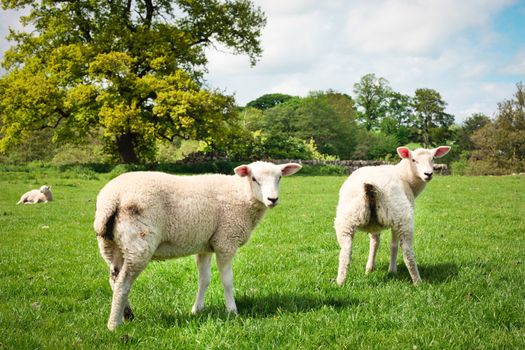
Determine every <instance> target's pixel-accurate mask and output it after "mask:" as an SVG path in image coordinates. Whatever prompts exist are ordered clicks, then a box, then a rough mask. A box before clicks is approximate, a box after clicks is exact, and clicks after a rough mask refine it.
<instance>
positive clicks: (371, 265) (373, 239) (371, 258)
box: [366, 233, 381, 273]
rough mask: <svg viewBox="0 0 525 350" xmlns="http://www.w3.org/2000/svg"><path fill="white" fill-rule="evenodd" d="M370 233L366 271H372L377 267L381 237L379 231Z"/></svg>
mask: <svg viewBox="0 0 525 350" xmlns="http://www.w3.org/2000/svg"><path fill="white" fill-rule="evenodd" d="M368 235H369V236H370V250H369V252H368V261H367V263H366V273H370V272H372V271H374V270H375V269H376V255H377V249H378V248H379V242H380V237H381V236H380V235H379V233H369V234H368Z"/></svg>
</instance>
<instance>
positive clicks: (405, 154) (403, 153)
mask: <svg viewBox="0 0 525 350" xmlns="http://www.w3.org/2000/svg"><path fill="white" fill-rule="evenodd" d="M397 154H399V156H400V157H401V158H402V159H406V158H410V150H409V149H408V148H406V147H398V148H397Z"/></svg>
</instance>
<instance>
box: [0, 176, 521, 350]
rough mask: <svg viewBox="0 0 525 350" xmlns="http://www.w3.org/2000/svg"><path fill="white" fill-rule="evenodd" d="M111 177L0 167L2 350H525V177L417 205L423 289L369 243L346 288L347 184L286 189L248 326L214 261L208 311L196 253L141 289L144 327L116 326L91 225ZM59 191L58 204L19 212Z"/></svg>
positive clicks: (258, 248) (272, 216) (241, 258)
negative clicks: (111, 323) (229, 304)
mask: <svg viewBox="0 0 525 350" xmlns="http://www.w3.org/2000/svg"><path fill="white" fill-rule="evenodd" d="M109 176H110V175H109V174H98V173H95V172H93V171H91V172H83V171H76V170H75V169H69V170H67V169H66V170H63V171H59V170H57V169H46V168H42V169H25V170H24V171H20V169H18V170H17V169H4V170H3V171H2V172H0V188H1V191H0V227H1V229H0V349H113V348H115V349H117V348H118V349H121V348H140V349H148V348H156V349H174V348H179V349H185V348H190V349H201V348H210V349H228V348H234V349H271V348H279V349H283V348H284V349H287V348H290V349H320V348H323V349H330V348H341V349H518V348H525V288H524V286H525V268H524V265H525V220H524V214H525V177H524V176H507V177H458V176H451V177H438V178H436V179H435V180H433V181H432V182H431V183H430V184H429V186H428V187H427V189H426V190H425V192H423V194H422V195H421V196H420V197H419V198H418V200H417V206H416V233H415V253H416V258H417V261H418V265H419V269H420V273H421V277H422V279H423V283H422V284H421V285H418V286H414V285H413V284H412V283H411V281H410V277H409V275H408V272H407V270H406V268H405V266H404V264H403V262H402V258H401V256H400V257H399V258H398V266H399V268H398V270H399V272H398V274H397V275H395V276H391V275H389V274H388V273H387V268H388V255H389V253H388V246H389V244H388V241H389V238H390V233H389V232H388V231H385V232H384V233H383V235H382V239H383V240H382V244H381V247H380V249H379V253H378V261H377V262H378V265H377V271H376V272H374V273H372V274H370V275H365V273H364V270H365V264H366V258H367V253H368V237H367V236H366V235H365V234H364V233H359V234H358V236H357V238H356V240H355V244H354V254H353V261H352V265H351V268H350V273H349V276H348V281H347V283H346V284H345V285H344V286H342V287H338V286H336V284H335V277H336V273H337V257H338V252H339V249H338V245H337V241H336V238H335V233H334V230H333V227H332V222H333V218H334V215H335V207H336V204H337V193H338V190H339V187H340V186H341V184H342V183H343V181H344V180H345V177H344V176H293V177H290V178H285V179H283V184H282V189H281V194H280V198H281V200H282V202H281V204H280V205H279V206H278V207H277V208H275V209H273V210H271V211H269V212H268V214H267V216H266V217H265V218H264V219H263V221H262V223H261V224H260V225H259V226H258V228H257V229H256V230H255V232H254V233H253V235H252V238H251V239H250V241H249V242H248V243H247V244H246V246H244V247H242V248H241V249H240V250H239V252H238V254H237V256H236V258H235V260H234V267H233V269H234V274H235V288H236V300H237V306H238V309H239V315H238V316H231V315H228V314H227V313H226V312H225V311H224V306H223V305H224V304H223V297H222V286H221V284H220V279H219V276H218V272H217V269H216V266H215V263H214V264H213V268H212V271H213V279H212V283H211V285H210V288H209V289H208V294H207V299H206V302H207V304H206V309H205V311H204V312H203V313H202V314H200V315H197V316H193V315H191V314H190V310H191V306H192V304H193V301H194V297H195V293H196V291H197V274H196V268H195V263H194V260H193V258H192V257H188V258H183V259H179V260H170V261H165V262H153V263H150V265H149V266H148V267H147V269H146V270H145V271H144V272H143V273H142V274H141V275H140V277H139V278H138V280H137V281H136V282H135V284H134V287H133V289H132V292H131V295H130V302H131V305H132V307H133V310H134V312H135V320H134V321H133V322H129V323H125V324H124V325H123V326H121V327H120V328H119V329H117V331H115V332H109V331H108V330H107V328H106V322H107V318H108V314H109V310H110V302H111V291H110V287H109V284H108V271H107V267H106V265H105V263H104V262H103V260H102V259H101V257H100V255H99V252H98V248H97V243H96V239H95V233H94V231H93V229H92V221H93V215H94V207H95V198H96V194H97V192H98V190H100V189H101V188H102V186H103V185H104V184H105V183H106V182H107V181H108V179H109ZM42 184H50V185H52V186H53V192H54V196H55V201H53V202H51V203H49V204H44V205H43V204H40V205H32V206H31V205H18V206H17V205H15V203H16V202H17V201H18V199H19V197H20V195H21V194H22V193H24V192H25V191H27V190H29V189H32V188H37V187H39V186H40V185H42Z"/></svg>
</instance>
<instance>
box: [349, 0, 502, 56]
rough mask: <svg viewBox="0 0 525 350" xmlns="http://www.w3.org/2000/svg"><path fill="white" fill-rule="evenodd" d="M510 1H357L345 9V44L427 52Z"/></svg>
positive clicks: (388, 50)
mask: <svg viewBox="0 0 525 350" xmlns="http://www.w3.org/2000/svg"><path fill="white" fill-rule="evenodd" d="M510 2H511V1H500V0H485V1H477V0H464V1H456V0H427V1H406V0H390V1H377V0H372V1H359V2H358V3H357V4H356V5H355V6H351V8H350V9H349V11H348V17H347V23H346V27H345V33H346V35H347V38H348V45H350V46H352V47H354V48H356V49H357V50H359V51H361V52H367V53H392V52H394V53H395V52H399V53H406V54H411V55H419V54H427V53H429V52H432V51H433V50H436V49H439V47H441V45H443V44H444V43H446V42H447V40H449V39H451V38H452V37H453V36H454V34H456V33H458V32H461V31H463V30H466V29H469V28H475V27H480V26H482V25H485V24H486V23H487V20H488V19H489V17H490V16H491V14H493V13H494V11H496V10H497V9H499V8H502V7H504V6H506V5H508V4H509V3H510Z"/></svg>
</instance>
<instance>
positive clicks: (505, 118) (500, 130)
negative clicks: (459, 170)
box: [470, 83, 525, 175]
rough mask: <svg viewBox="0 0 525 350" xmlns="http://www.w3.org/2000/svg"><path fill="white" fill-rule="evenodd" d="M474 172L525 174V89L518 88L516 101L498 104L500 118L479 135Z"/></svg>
mask: <svg viewBox="0 0 525 350" xmlns="http://www.w3.org/2000/svg"><path fill="white" fill-rule="evenodd" d="M471 139H472V142H473V144H474V150H473V151H472V155H471V159H470V160H471V167H472V170H471V172H472V173H474V174H496V175H499V174H505V173H511V172H516V173H522V172H525V86H524V85H523V83H518V84H517V85H516V92H515V94H514V96H513V98H511V99H509V100H505V101H503V102H501V103H499V104H498V111H497V113H496V118H495V119H494V120H493V121H491V122H489V123H485V125H484V126H483V127H482V128H480V129H478V130H477V131H475V132H474V133H473V135H472V137H471Z"/></svg>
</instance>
